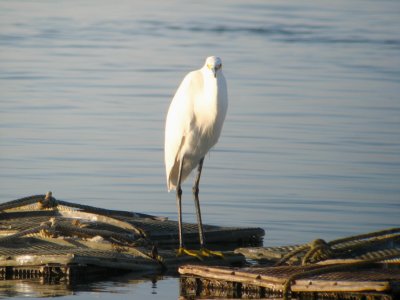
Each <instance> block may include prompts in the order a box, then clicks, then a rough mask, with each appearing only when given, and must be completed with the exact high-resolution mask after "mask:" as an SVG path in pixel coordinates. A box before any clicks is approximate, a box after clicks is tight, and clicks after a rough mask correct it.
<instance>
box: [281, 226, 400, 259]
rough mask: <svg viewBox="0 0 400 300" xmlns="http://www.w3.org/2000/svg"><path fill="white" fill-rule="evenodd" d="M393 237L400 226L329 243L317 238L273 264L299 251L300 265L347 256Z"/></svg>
mask: <svg viewBox="0 0 400 300" xmlns="http://www.w3.org/2000/svg"><path fill="white" fill-rule="evenodd" d="M395 239H400V228H391V229H387V230H382V231H376V232H371V233H367V234H362V235H355V236H351V237H346V238H341V239H337V240H333V241H331V242H329V243H327V242H325V241H324V240H322V239H317V240H314V241H312V242H311V243H309V244H304V245H302V246H299V247H298V248H296V249H294V250H293V251H291V252H289V253H287V254H286V255H284V256H283V257H282V258H281V259H280V260H279V261H278V262H277V263H276V264H275V266H280V265H283V264H284V263H286V262H287V261H289V259H291V258H292V257H294V256H295V255H298V254H300V253H304V255H302V260H301V264H302V265H307V264H309V263H311V262H314V263H315V262H318V261H321V260H326V259H331V258H338V257H348V256H349V255H350V254H351V253H354V251H356V250H358V249H365V248H368V247H372V246H377V245H379V244H382V243H387V242H388V241H393V240H395Z"/></svg>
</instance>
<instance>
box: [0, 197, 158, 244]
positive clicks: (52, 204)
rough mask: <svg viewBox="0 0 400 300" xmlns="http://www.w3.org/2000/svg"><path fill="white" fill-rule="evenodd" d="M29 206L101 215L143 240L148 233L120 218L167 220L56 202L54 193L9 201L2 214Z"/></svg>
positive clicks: (0, 205) (2, 208)
mask: <svg viewBox="0 0 400 300" xmlns="http://www.w3.org/2000/svg"><path fill="white" fill-rule="evenodd" d="M27 205H32V208H31V209H39V210H45V209H52V210H58V211H69V212H74V211H76V210H74V209H73V208H75V209H80V210H82V211H84V212H88V213H92V214H96V215H101V216H104V217H107V218H111V219H113V221H114V222H112V223H115V220H117V221H118V222H123V223H124V224H125V225H126V227H127V228H128V229H130V230H133V231H134V232H135V233H136V234H138V235H140V236H141V237H143V238H146V237H147V234H146V232H145V231H144V230H143V229H141V228H139V227H137V226H135V225H133V224H132V223H130V222H126V221H123V220H120V218H118V217H119V216H120V217H131V218H135V217H136V218H151V219H154V220H165V218H162V217H155V216H151V215H147V214H140V213H134V212H127V211H119V210H109V209H104V208H98V207H94V206H89V205H83V204H77V203H70V202H66V201H62V200H56V198H54V197H53V195H52V192H50V191H49V192H47V194H46V195H35V196H29V197H25V198H21V199H17V200H13V201H9V202H6V203H2V204H0V212H1V211H4V210H9V209H15V208H18V207H22V206H27Z"/></svg>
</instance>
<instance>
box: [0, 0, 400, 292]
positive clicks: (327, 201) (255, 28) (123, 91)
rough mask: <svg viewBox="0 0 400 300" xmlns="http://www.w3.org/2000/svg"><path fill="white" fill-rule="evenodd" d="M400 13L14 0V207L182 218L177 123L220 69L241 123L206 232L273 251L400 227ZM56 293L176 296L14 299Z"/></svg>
mask: <svg viewBox="0 0 400 300" xmlns="http://www.w3.org/2000/svg"><path fill="white" fill-rule="evenodd" d="M167 2H168V3H167ZM399 15H400V2H399V1H391V0H385V1H372V0H371V1H356V0H353V1H348V0H345V1H335V2H332V1H301V2H299V1H295V0H293V1H247V0H236V1H218V2H216V1H201V2H199V3H198V4H193V5H190V6H189V5H187V1H160V0H159V1H145V2H144V3H143V1H119V2H116V3H114V2H110V1H34V2H33V1H1V2H0V196H1V197H0V201H6V200H12V199H16V198H19V197H23V196H27V195H31V194H42V193H45V192H46V191H48V190H51V191H53V193H54V196H55V197H58V198H60V199H64V200H70V201H73V202H78V203H85V204H89V205H96V206H101V207H105V208H117V209H121V210H132V211H138V212H145V213H151V214H156V215H163V216H167V217H169V218H171V219H176V207H175V196H174V194H173V193H170V194H168V193H167V191H166V184H165V178H164V176H165V175H164V165H163V130H164V121H165V115H166V111H167V108H168V105H169V103H170V101H171V98H172V96H173V94H174V92H175V90H176V88H177V86H178V84H179V83H180V81H181V80H182V78H183V76H184V75H185V74H186V73H187V72H188V71H190V70H193V69H197V68H199V67H200V66H201V65H202V64H203V61H204V59H205V57H206V56H208V55H219V56H221V57H222V59H223V63H224V72H225V76H226V78H227V80H228V85H229V87H228V88H229V94H230V107H229V111H228V116H227V119H226V122H225V126H224V130H223V134H222V137H221V139H220V142H219V144H218V145H217V147H216V148H215V149H214V151H212V152H211V154H210V155H208V156H207V157H206V161H205V165H204V172H203V178H202V184H201V202H202V209H203V215H204V216H203V217H204V221H205V222H206V223H211V224H218V225H239V226H259V227H262V228H264V229H265V230H266V232H267V234H266V239H265V241H264V244H265V245H282V244H292V243H303V242H307V241H309V240H312V239H315V238H317V237H321V238H324V239H327V240H331V239H335V238H338V237H343V236H346V235H350V234H357V233H362V232H367V231H372V230H378V229H383V228H387V227H393V226H399V225H400V222H399V213H400V99H399V95H400V55H399V54H400V36H399V31H398V28H400V18H399ZM190 185H191V182H189V181H188V182H186V183H185V185H184V187H183V188H184V212H185V214H184V220H186V221H193V222H194V221H195V214H194V207H193V205H192V200H191V196H190V194H189V192H190ZM185 192H187V193H186V194H185ZM153 281H154V280H153ZM42 289H43V290H45V292H40V291H41V290H42ZM44 293H47V294H46V295H48V293H50V294H51V295H68V296H66V297H68V298H69V297H70V298H73V299H78V298H81V299H98V298H103V299H111V298H125V297H132V296H133V297H135V298H136V299H140V298H148V299H176V298H177V297H178V294H179V289H178V280H177V279H176V278H170V277H167V278H158V279H157V282H156V283H152V281H151V279H147V280H137V279H135V276H134V275H128V276H125V277H119V278H113V279H112V280H109V281H102V282H96V283H93V284H90V285H85V284H83V285H81V286H77V287H74V288H68V289H66V288H65V287H57V286H54V287H50V288H48V287H45V286H41V287H40V288H38V286H32V285H30V284H28V283H24V282H21V283H19V284H18V285H15V286H12V287H4V286H3V287H2V288H1V289H0V295H15V296H17V297H22V296H41V295H45V294H44Z"/></svg>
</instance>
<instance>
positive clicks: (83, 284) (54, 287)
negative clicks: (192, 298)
mask: <svg viewBox="0 0 400 300" xmlns="http://www.w3.org/2000/svg"><path fill="white" fill-rule="evenodd" d="M25 277H29V276H25ZM160 280H162V281H163V282H170V281H171V280H173V281H175V280H176V279H175V278H170V277H163V276H157V275H153V276H152V275H143V274H142V275H137V274H134V273H126V274H122V275H118V276H107V279H106V280H105V278H104V279H103V280H101V279H99V278H98V279H97V280H96V279H94V278H91V279H84V280H79V281H74V282H66V281H60V280H58V281H57V280H53V281H52V282H49V281H47V280H45V279H39V278H36V279H34V278H29V279H28V278H25V279H13V280H1V281H0V297H1V298H3V297H30V298H48V297H60V296H62V297H65V296H74V298H77V297H78V298H79V297H82V299H87V298H85V297H88V296H89V297H90V295H91V296H92V297H96V295H97V297H98V295H99V294H104V293H110V296H106V295H104V296H102V298H103V297H104V298H106V299H107V298H110V299H111V297H115V295H117V297H123V296H124V295H127V294H129V295H132V294H136V295H137V296H138V297H140V296H144V295H146V294H147V293H149V294H151V295H154V296H156V295H157V294H158V293H159V291H158V285H159V281H160ZM138 286H139V287H140V288H138V289H139V291H136V288H137V287H138ZM143 287H147V290H146V289H144V288H143ZM172 292H173V294H172V295H171V294H170V293H169V292H168V291H164V290H163V291H162V293H163V294H164V295H165V296H166V297H167V299H173V298H176V297H175V295H176V292H175V291H172ZM112 295H114V296H112Z"/></svg>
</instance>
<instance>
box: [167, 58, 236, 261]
mask: <svg viewBox="0 0 400 300" xmlns="http://www.w3.org/2000/svg"><path fill="white" fill-rule="evenodd" d="M227 108H228V93H227V87H226V81H225V77H224V75H223V74H222V62H221V59H220V58H219V57H215V56H210V57H208V58H207V59H206V62H205V64H204V66H203V67H202V68H201V69H199V70H196V71H192V72H190V73H188V74H187V75H186V76H185V78H184V79H183V81H182V83H181V84H180V86H179V88H178V89H177V91H176V93H175V96H174V98H173V99H172V102H171V104H170V107H169V109H168V114H167V120H166V125H165V169H166V173H167V187H168V191H170V190H174V189H175V190H176V199H177V206H178V226H179V249H178V255H182V254H184V253H186V254H188V255H194V256H209V255H221V254H220V253H218V252H213V251H209V250H207V249H206V248H205V240H204V232H203V224H202V220H201V211H200V203H199V182H200V176H201V170H202V167H203V161H204V156H205V155H206V154H207V152H208V151H209V150H210V149H211V148H212V147H213V146H214V145H215V144H216V143H217V141H218V138H219V136H220V134H221V130H222V125H223V123H224V120H225V115H226V111H227ZM196 166H197V176H196V179H195V182H194V185H193V198H194V202H195V206H196V214H197V223H198V228H199V238H200V249H201V250H200V252H198V253H197V252H195V251H189V250H187V249H185V248H184V243H183V238H182V204H181V203H182V197H181V196H182V189H181V183H182V182H183V181H184V180H185V179H186V177H187V176H188V175H189V174H190V172H191V171H192V170H193V169H194V168H195V167H196Z"/></svg>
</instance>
